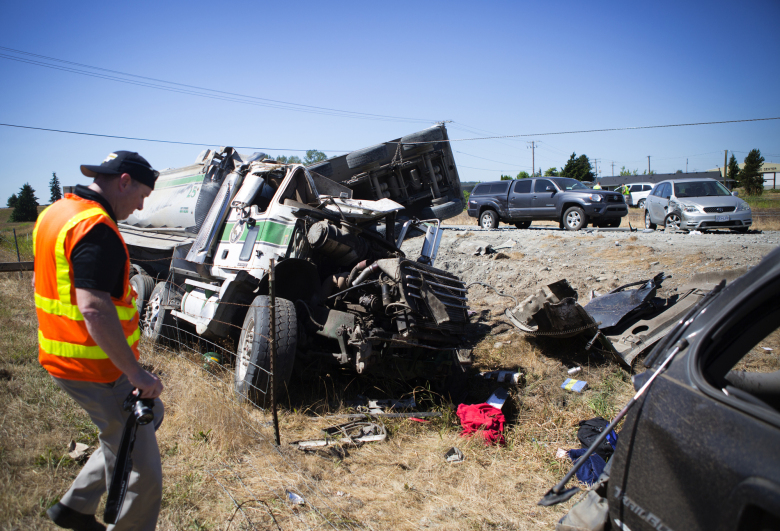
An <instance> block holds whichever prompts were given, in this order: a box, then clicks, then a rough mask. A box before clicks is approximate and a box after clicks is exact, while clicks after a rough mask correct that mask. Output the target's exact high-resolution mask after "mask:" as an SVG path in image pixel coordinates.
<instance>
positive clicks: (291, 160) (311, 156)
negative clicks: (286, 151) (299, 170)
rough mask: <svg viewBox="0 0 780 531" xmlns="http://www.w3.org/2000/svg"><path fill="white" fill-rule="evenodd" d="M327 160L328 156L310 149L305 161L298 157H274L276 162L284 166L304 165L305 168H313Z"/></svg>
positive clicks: (304, 158)
mask: <svg viewBox="0 0 780 531" xmlns="http://www.w3.org/2000/svg"><path fill="white" fill-rule="evenodd" d="M327 158H328V156H327V155H326V154H325V153H323V152H322V151H317V150H316V149H310V150H308V151H307V152H306V156H305V157H303V160H301V158H300V157H299V156H297V155H290V156H289V157H287V156H285V155H278V156H276V157H274V160H275V161H277V162H281V163H282V164H303V165H304V166H311V165H312V164H315V163H317V162H322V161H323V160H327Z"/></svg>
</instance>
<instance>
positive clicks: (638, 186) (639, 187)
mask: <svg viewBox="0 0 780 531" xmlns="http://www.w3.org/2000/svg"><path fill="white" fill-rule="evenodd" d="M630 191H631V192H641V191H642V185H641V184H632V185H631V190H630Z"/></svg>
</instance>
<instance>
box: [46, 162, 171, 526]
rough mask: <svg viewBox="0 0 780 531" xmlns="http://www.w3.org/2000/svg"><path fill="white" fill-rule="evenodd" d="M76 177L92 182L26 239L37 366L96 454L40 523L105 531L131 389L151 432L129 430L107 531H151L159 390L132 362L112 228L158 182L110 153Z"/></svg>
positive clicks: (122, 272) (155, 508)
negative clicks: (119, 502)
mask: <svg viewBox="0 0 780 531" xmlns="http://www.w3.org/2000/svg"><path fill="white" fill-rule="evenodd" d="M81 172H82V173H83V174H84V175H86V176H87V177H92V178H94V182H93V183H92V184H90V185H89V186H82V185H79V186H76V188H75V190H74V193H73V194H66V195H65V197H64V198H63V199H61V200H59V201H56V202H55V203H54V204H52V205H51V206H50V207H49V208H47V209H46V210H44V211H43V212H42V213H41V215H40V216H39V217H38V221H37V222H36V225H35V229H34V231H33V245H34V252H35V276H34V277H33V282H34V284H35V308H36V312H37V315H38V345H39V349H38V359H39V361H40V363H41V365H43V367H44V368H45V369H46V370H47V371H48V372H49V374H50V375H51V376H52V377H53V379H54V381H55V383H56V384H57V385H58V386H59V387H60V388H62V389H63V390H64V391H65V392H66V393H67V394H68V395H70V396H71V398H73V399H74V400H75V401H76V402H77V403H78V404H79V405H80V406H81V407H82V408H84V410H86V412H87V413H88V414H89V416H90V418H91V419H92V421H93V422H94V423H95V425H96V426H97V427H98V430H99V435H98V439H99V441H100V446H99V447H98V449H97V450H96V451H95V452H94V453H93V454H92V456H91V457H90V458H89V460H88V461H87V463H86V464H85V465H84V467H83V468H82V470H81V472H80V473H79V475H78V476H77V477H76V480H75V481H74V482H73V485H71V487H70V489H69V490H68V492H66V493H65V495H63V496H62V498H60V500H59V502H58V503H57V504H55V505H54V506H53V507H51V508H50V509H49V510H48V511H47V514H48V516H49V518H51V520H52V521H53V522H54V523H55V524H57V525H58V526H60V527H64V528H67V529H77V530H102V529H106V528H105V526H104V525H103V524H101V523H99V522H98V521H97V520H96V518H95V513H96V511H97V508H98V504H99V502H100V498H101V495H102V494H103V493H104V492H106V489H107V484H108V482H109V481H110V480H111V476H112V473H113V470H114V465H115V462H116V457H117V453H118V451H119V444H120V441H121V438H122V431H123V429H124V426H125V422H126V420H127V418H128V415H129V412H127V411H124V409H123V407H122V404H123V401H124V399H125V398H126V397H127V396H128V395H129V394H130V392H132V391H133V389H138V390H139V391H140V394H141V397H142V398H149V399H154V404H155V405H154V414H155V423H154V425H152V424H147V425H144V426H138V430H137V433H136V440H135V446H134V449H133V453H132V461H133V470H132V472H131V474H130V479H129V486H128V489H127V496H126V498H125V499H126V501H125V503H124V507H123V509H122V512H121V513H120V514H119V518H118V521H117V523H116V525H115V526H112V528H111V529H112V530H113V529H115V530H117V531H120V530H123V529H137V530H149V531H151V530H153V529H154V528H155V527H156V525H157V515H158V513H159V510H160V502H161V500H162V468H161V464H160V453H159V450H158V447H157V439H156V437H155V433H154V431H155V429H156V427H158V426H159V422H161V421H162V416H163V406H162V402H161V401H160V399H159V398H158V397H159V396H160V393H161V392H162V390H163V385H162V383H161V382H160V380H159V378H157V376H155V375H154V374H152V373H150V372H148V371H146V370H144V369H143V368H142V367H141V365H140V363H139V362H138V357H139V354H138V340H139V338H140V332H139V328H138V311H137V310H136V301H135V297H136V293H135V291H134V290H133V288H132V287H131V285H130V282H129V276H130V256H129V253H128V250H127V246H126V245H125V242H124V240H123V238H122V235H121V234H120V233H119V229H118V228H117V220H121V219H125V218H127V217H128V216H129V215H130V214H132V213H133V212H134V211H135V210H140V209H142V208H143V203H144V199H145V198H146V197H148V196H149V194H150V193H151V192H152V190H153V189H154V183H155V181H156V180H157V176H158V173H157V172H156V171H155V170H154V169H152V167H151V165H150V164H149V163H148V162H147V161H146V160H145V159H144V158H143V157H141V156H140V155H139V154H138V153H133V152H129V151H116V152H114V153H111V154H110V155H109V156H108V157H107V158H106V159H105V160H104V161H103V163H102V164H100V165H96V166H89V165H84V166H81Z"/></svg>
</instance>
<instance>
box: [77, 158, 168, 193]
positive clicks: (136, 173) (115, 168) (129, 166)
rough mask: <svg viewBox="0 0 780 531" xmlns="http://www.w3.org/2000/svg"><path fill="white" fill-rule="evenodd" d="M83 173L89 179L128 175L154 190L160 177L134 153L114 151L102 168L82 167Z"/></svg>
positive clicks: (144, 160)
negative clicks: (102, 176) (99, 176)
mask: <svg viewBox="0 0 780 531" xmlns="http://www.w3.org/2000/svg"><path fill="white" fill-rule="evenodd" d="M81 173H83V174H84V175H86V176H87V177H97V176H98V175H116V174H122V173H127V174H128V175H130V177H132V178H133V179H135V180H136V181H138V182H139V183H141V184H145V185H146V186H148V187H149V188H151V189H152V190H154V182H155V181H156V180H157V177H158V176H159V175H160V172H158V171H155V170H154V169H153V168H152V165H151V164H149V163H148V162H147V161H146V159H145V158H143V157H142V156H141V155H139V154H138V153H135V152H133V151H114V152H113V153H109V155H108V157H106V160H104V161H103V163H102V164H101V165H100V166H88V165H86V164H82V165H81Z"/></svg>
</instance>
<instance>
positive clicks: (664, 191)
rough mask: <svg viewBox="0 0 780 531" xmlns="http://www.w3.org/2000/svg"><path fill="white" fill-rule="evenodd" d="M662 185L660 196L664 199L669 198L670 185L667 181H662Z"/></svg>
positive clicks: (670, 194) (670, 193)
mask: <svg viewBox="0 0 780 531" xmlns="http://www.w3.org/2000/svg"><path fill="white" fill-rule="evenodd" d="M662 186H663V187H662V188H661V197H662V198H664V199H669V198H670V197H671V196H672V187H671V185H670V184H669V183H663V185H662Z"/></svg>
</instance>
